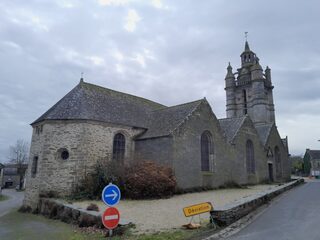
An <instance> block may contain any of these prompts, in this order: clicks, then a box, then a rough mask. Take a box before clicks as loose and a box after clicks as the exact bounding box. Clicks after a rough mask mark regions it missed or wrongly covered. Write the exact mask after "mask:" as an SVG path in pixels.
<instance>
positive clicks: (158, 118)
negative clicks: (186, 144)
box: [139, 99, 205, 139]
mask: <svg viewBox="0 0 320 240" xmlns="http://www.w3.org/2000/svg"><path fill="white" fill-rule="evenodd" d="M202 101H205V100H203V99H201V100H197V101H194V102H189V103H185V104H181V105H176V106H172V107H167V108H163V109H159V110H155V111H153V112H152V113H151V115H150V118H149V122H148V126H147V128H148V130H147V132H146V133H145V134H143V135H142V136H141V137H139V139H146V138H153V137H158V136H168V135H170V133H172V132H173V131H174V130H175V129H176V128H177V127H178V126H179V125H180V124H182V123H183V121H184V120H185V119H186V118H187V117H188V116H189V115H190V114H192V112H193V111H194V110H195V109H196V108H197V107H198V106H199V104H201V102H202Z"/></svg>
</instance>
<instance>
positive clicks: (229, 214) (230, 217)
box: [210, 178, 304, 226]
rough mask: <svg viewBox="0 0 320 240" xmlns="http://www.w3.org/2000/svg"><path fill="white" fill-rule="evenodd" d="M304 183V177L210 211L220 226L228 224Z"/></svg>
mask: <svg viewBox="0 0 320 240" xmlns="http://www.w3.org/2000/svg"><path fill="white" fill-rule="evenodd" d="M302 183H304V179H303V178H301V179H298V180H295V181H293V182H289V183H286V184H282V185H279V186H278V187H276V188H273V189H272V190H268V191H265V192H262V193H259V194H255V195H252V196H250V197H246V198H243V199H240V200H237V201H234V202H232V203H230V204H227V205H224V206H222V207H219V208H216V209H214V210H213V211H211V212H210V215H211V217H212V219H213V220H214V221H215V222H216V223H217V224H218V225H219V226H228V225H230V224H232V223H234V222H235V221H237V220H238V219H240V218H242V217H244V216H245V215H247V214H249V213H250V212H252V211H254V210H255V209H257V208H258V207H260V206H261V205H263V204H266V203H268V202H270V200H271V199H273V198H275V197H276V196H278V195H279V194H281V193H283V192H285V191H288V190H290V189H292V188H294V187H296V186H298V185H300V184H302Z"/></svg>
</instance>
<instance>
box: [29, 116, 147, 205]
mask: <svg viewBox="0 0 320 240" xmlns="http://www.w3.org/2000/svg"><path fill="white" fill-rule="evenodd" d="M41 125H42V132H41V133H39V134H38V133H36V131H35V129H36V127H37V126H38V125H36V126H34V132H33V136H32V142H31V150H30V163H29V168H28V171H27V181H26V182H27V183H26V184H27V185H26V188H27V191H26V193H25V199H24V204H25V205H31V206H35V204H36V202H37V199H38V198H39V194H40V193H42V192H49V191H53V192H55V193H56V194H59V195H60V196H66V195H69V194H70V193H71V191H72V190H73V188H74V187H75V185H76V184H77V183H79V181H80V180H81V179H82V178H83V177H84V176H85V175H86V174H87V173H89V172H91V171H92V170H93V168H94V166H95V164H96V163H97V161H109V160H110V156H112V145H113V141H112V140H113V136H114V135H115V134H116V133H119V132H121V133H123V134H124V135H125V136H126V138H127V141H126V149H127V151H126V156H125V157H126V159H130V158H131V157H132V154H133V152H134V141H133V139H134V137H135V136H136V135H138V134H140V133H141V130H139V129H134V128H132V127H127V126H117V125H111V124H105V123H98V122H94V121H72V122H71V121H48V122H44V123H42V124H41ZM60 149H67V150H68V152H69V158H68V159H67V160H63V159H61V157H60V154H59V150H60ZM35 156H38V158H39V160H38V169H37V173H36V174H35V175H32V174H31V170H32V167H31V166H32V159H33V158H34V157H35Z"/></svg>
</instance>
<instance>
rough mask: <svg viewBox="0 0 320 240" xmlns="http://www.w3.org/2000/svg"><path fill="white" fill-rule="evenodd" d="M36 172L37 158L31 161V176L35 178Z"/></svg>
mask: <svg viewBox="0 0 320 240" xmlns="http://www.w3.org/2000/svg"><path fill="white" fill-rule="evenodd" d="M37 171H38V156H35V157H34V158H33V159H32V166H31V176H32V177H35V176H36V174H37Z"/></svg>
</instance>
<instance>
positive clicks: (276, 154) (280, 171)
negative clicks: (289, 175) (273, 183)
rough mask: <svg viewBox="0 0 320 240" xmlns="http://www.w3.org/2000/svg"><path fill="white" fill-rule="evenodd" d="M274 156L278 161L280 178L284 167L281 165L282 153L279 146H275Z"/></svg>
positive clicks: (277, 173) (277, 169)
mask: <svg viewBox="0 0 320 240" xmlns="http://www.w3.org/2000/svg"><path fill="white" fill-rule="evenodd" d="M274 158H275V163H276V175H277V177H278V178H280V177H281V173H282V167H281V154H280V150H279V147H278V146H276V147H275V148H274Z"/></svg>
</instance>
